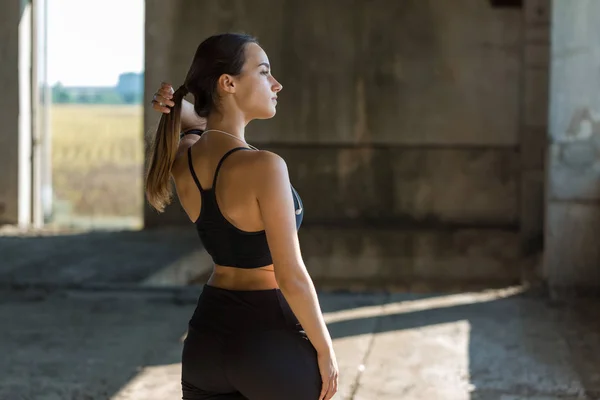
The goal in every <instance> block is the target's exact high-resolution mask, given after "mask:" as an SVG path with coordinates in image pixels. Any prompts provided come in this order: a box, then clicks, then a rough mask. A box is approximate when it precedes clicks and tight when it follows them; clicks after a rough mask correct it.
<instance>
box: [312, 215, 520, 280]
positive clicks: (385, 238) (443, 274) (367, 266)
mask: <svg viewBox="0 0 600 400" xmlns="http://www.w3.org/2000/svg"><path fill="white" fill-rule="evenodd" d="M300 244H301V248H302V254H303V258H304V261H305V263H306V265H307V268H308V269H309V271H310V273H311V274H312V275H313V277H314V279H315V280H317V281H318V282H319V283H321V282H322V283H323V284H326V283H336V282H337V285H338V286H343V285H344V284H345V285H350V286H354V285H358V286H370V287H386V286H388V285H390V286H389V287H405V288H413V289H414V288H415V286H414V285H415V284H417V283H418V284H425V285H436V284H440V283H443V284H446V285H448V284H453V285H458V286H459V287H460V285H461V284H462V285H468V284H475V283H479V284H482V283H483V284H514V283H518V282H520V278H521V275H520V274H521V268H522V267H523V265H522V264H521V263H520V254H519V243H518V234H517V233H516V232H511V231H500V230H477V229H473V230H467V229H460V230H457V231H452V230H441V229H438V230H436V229H430V230H419V231H413V230H410V229H409V230H398V229H393V228H391V229H389V228H388V229H384V228H378V229H363V228H353V229H350V228H345V229H339V228H317V227H304V228H302V229H301V231H300ZM430 287H431V286H430Z"/></svg>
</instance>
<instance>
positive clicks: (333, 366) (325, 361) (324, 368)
mask: <svg viewBox="0 0 600 400" xmlns="http://www.w3.org/2000/svg"><path fill="white" fill-rule="evenodd" d="M317 360H318V363H319V372H320V373H321V381H322V382H323V386H322V388H321V394H320V395H319V400H329V399H331V398H332V397H333V395H334V394H336V392H337V390H338V375H339V371H338V365H337V360H336V358H335V353H334V352H333V350H330V351H327V352H324V353H322V354H317Z"/></svg>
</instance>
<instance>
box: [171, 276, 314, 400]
mask: <svg viewBox="0 0 600 400" xmlns="http://www.w3.org/2000/svg"><path fill="white" fill-rule="evenodd" d="M181 384H182V390H183V399H184V400H201V399H215V400H217V399H218V400H281V399H286V400H316V399H318V398H319V393H320V391H321V377H320V374H319V368H318V365H317V354H316V351H315V349H314V347H313V346H312V344H311V343H310V342H309V341H308V339H307V337H306V335H305V334H304V332H303V331H302V328H301V326H300V324H299V323H298V320H297V319H296V317H295V316H294V314H293V312H292V311H291V309H290V308H289V305H288V304H287V302H286V301H285V299H284V297H283V295H282V294H281V292H280V291H279V290H277V289H273V290H259V291H231V290H225V289H220V288H216V287H213V286H209V285H205V286H204V289H203V291H202V294H201V295H200V298H199V300H198V305H197V307H196V310H195V312H194V315H193V317H192V319H191V320H190V322H189V327H188V335H187V337H186V339H185V342H184V347H183V354H182V377H181Z"/></svg>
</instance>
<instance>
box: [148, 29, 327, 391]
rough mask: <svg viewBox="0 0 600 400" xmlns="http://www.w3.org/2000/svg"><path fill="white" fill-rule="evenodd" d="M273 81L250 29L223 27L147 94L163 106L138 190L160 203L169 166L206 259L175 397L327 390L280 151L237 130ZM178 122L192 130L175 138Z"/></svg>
mask: <svg viewBox="0 0 600 400" xmlns="http://www.w3.org/2000/svg"><path fill="white" fill-rule="evenodd" d="M281 89H282V86H281V84H280V83H279V82H277V80H275V78H274V77H273V75H271V68H270V64H269V59H268V57H267V55H266V54H265V52H264V51H263V49H262V48H261V47H260V46H259V45H258V43H257V41H256V40H255V39H254V38H252V37H250V36H247V35H238V34H222V35H216V36H212V37H210V38H208V39H206V40H205V41H204V42H202V43H201V44H200V46H199V47H198V49H197V51H196V54H195V56H194V60H193V63H192V66H191V68H190V70H189V72H188V75H187V77H186V79H185V82H184V84H183V85H182V86H181V87H180V88H179V89H177V90H176V91H175V92H174V93H172V91H171V88H170V86H169V85H163V86H162V87H161V89H159V91H158V92H157V94H155V96H154V100H153V104H154V109H156V110H159V111H161V112H163V115H162V116H161V120H160V124H159V126H158V129H157V132H156V137H155V140H154V146H153V150H152V156H151V160H150V163H149V168H148V175H147V178H146V196H147V199H148V201H149V203H150V204H152V206H153V207H154V208H156V210H158V211H159V212H161V211H163V210H164V207H165V206H166V205H167V204H169V202H170V200H171V193H170V191H169V188H170V178H171V177H172V178H173V180H174V182H175V188H176V191H177V195H178V198H179V201H180V202H181V205H182V207H183V208H184V210H185V211H186V213H187V215H188V216H189V218H190V220H191V221H192V222H194V223H195V225H196V229H197V230H198V234H199V236H200V238H201V240H202V243H203V244H204V247H205V248H206V250H207V251H208V253H209V254H210V255H211V256H212V258H213V261H214V263H215V266H214V270H213V273H212V275H211V276H210V278H209V280H208V282H207V283H206V284H205V286H204V288H203V291H202V294H201V295H200V298H199V300H198V304H197V307H196V310H195V311H194V314H193V316H192V318H191V319H190V321H189V327H188V335H187V337H186V340H185V343H184V348H183V354H182V387H183V399H190V400H191V399H223V400H224V399H250V400H271V399H273V400H275V399H277V400H295V399H297V400H313V399H315V400H316V399H330V398H331V397H332V396H333V395H334V394H335V392H336V391H337V379H338V367H337V361H336V358H335V354H334V351H333V347H332V341H331V337H330V335H329V332H328V330H327V327H326V325H325V322H324V320H323V316H322V314H321V310H320V306H319V302H318V299H317V295H316V291H315V288H314V285H313V283H312V281H311V278H310V277H309V275H308V273H307V271H306V267H305V266H304V263H303V261H302V256H301V254H300V246H299V243H298V235H297V229H298V227H299V226H300V223H301V221H302V216H303V210H302V202H301V201H300V198H299V196H298V194H297V192H296V191H295V190H294V188H293V187H292V186H291V184H290V180H289V176H288V172H287V167H286V164H285V162H284V161H283V159H281V157H279V156H277V155H276V154H274V153H271V152H268V151H261V150H257V149H255V148H254V147H252V146H250V145H248V144H247V143H246V141H245V136H244V130H245V127H246V125H247V124H248V123H249V122H250V121H252V120H254V119H267V118H272V117H273V116H274V115H275V112H276V106H277V95H278V93H279V92H280V91H281ZM188 91H189V92H190V93H191V94H193V96H194V105H193V111H192V106H191V105H190V104H189V103H187V102H185V101H184V100H183V97H184V96H185V95H186V94H187V93H188ZM194 114H196V115H197V116H194ZM198 116H200V117H202V118H205V121H204V120H203V119H202V118H198ZM204 124H205V125H206V129H205V130H204V131H202V129H200V130H198V129H197V128H204V126H203V125H204ZM182 126H183V127H184V128H186V129H188V133H192V135H185V136H183V139H182V140H181V142H180V141H179V139H180V137H179V132H180V131H181V127H182ZM189 128H196V130H192V131H189Z"/></svg>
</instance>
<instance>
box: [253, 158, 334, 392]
mask: <svg viewBox="0 0 600 400" xmlns="http://www.w3.org/2000/svg"><path fill="white" fill-rule="evenodd" d="M259 157H260V161H259V162H258V171H257V172H258V173H259V175H258V176H260V179H259V180H258V183H257V199H258V204H259V207H260V210H261V216H262V219H263V223H264V226H265V231H266V235H267V241H268V243H269V248H270V250H271V256H272V257H273V266H274V269H275V278H276V279H277V284H278V285H279V288H280V289H281V292H282V293H283V295H284V297H285V299H286V300H287V302H288V303H289V305H290V308H291V309H292V311H293V312H294V314H295V315H296V318H298V321H299V322H300V324H301V325H302V328H303V329H304V331H305V332H306V335H307V336H308V339H309V340H310V342H311V343H312V345H313V346H314V348H315V350H316V351H317V354H318V358H319V369H320V370H321V377H322V380H323V391H322V393H321V396H320V399H330V398H331V397H332V396H333V395H334V394H335V392H336V391H337V377H338V370H337V361H336V359H335V353H334V351H333V344H332V340H331V336H330V334H329V331H328V329H327V326H326V325H325V320H324V318H323V314H322V312H321V308H320V305H319V300H318V297H317V292H316V290H315V287H314V284H313V282H312V279H311V278H310V276H309V274H308V271H307V270H306V266H305V265H304V261H303V260H302V255H301V253H300V244H299V241H298V233H297V230H296V217H295V214H294V212H293V210H294V201H293V198H292V192H291V185H290V179H289V175H288V170H287V166H286V164H285V161H284V160H283V159H282V158H281V157H279V156H278V155H276V154H274V153H270V152H267V151H261V152H260V156H259Z"/></svg>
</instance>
